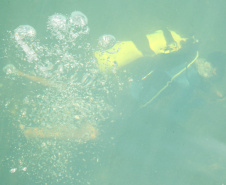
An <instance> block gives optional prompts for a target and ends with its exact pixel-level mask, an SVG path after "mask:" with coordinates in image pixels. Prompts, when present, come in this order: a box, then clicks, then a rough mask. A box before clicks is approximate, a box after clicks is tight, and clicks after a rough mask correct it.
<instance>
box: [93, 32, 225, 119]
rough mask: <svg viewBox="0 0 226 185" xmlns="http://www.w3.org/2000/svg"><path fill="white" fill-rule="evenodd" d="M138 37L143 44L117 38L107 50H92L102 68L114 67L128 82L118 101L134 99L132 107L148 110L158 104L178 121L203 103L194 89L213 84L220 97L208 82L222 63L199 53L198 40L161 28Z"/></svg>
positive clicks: (206, 88) (110, 70) (113, 69)
mask: <svg viewBox="0 0 226 185" xmlns="http://www.w3.org/2000/svg"><path fill="white" fill-rule="evenodd" d="M103 40H108V41H109V43H110V45H112V40H113V39H112V38H111V36H104V38H103ZM141 41H142V42H143V44H141V42H139V41H124V42H119V43H117V42H116V43H115V44H114V45H113V46H111V47H110V48H108V49H106V50H103V51H96V52H95V57H96V58H97V60H98V64H99V68H100V70H101V71H104V72H107V73H111V72H114V71H115V70H116V71H117V72H118V73H121V74H122V76H123V77H124V81H127V82H128V84H129V88H128V89H127V90H128V91H127V92H126V93H125V96H124V97H123V101H120V102H125V99H129V100H128V104H130V105H133V104H134V103H135V107H137V106H138V107H139V108H138V109H144V108H146V110H147V111H148V112H150V110H149V108H150V107H158V106H160V107H159V109H160V110H161V111H162V112H165V114H167V115H168V116H169V117H170V118H172V119H175V120H177V121H178V119H185V118H186V116H188V115H189V110H191V109H192V108H195V107H197V106H201V105H203V104H205V100H203V98H202V97H201V98H200V97H197V96H196V94H198V93H197V91H203V92H205V91H211V88H212V89H214V90H213V91H214V92H213V94H215V95H216V96H217V97H219V98H222V97H223V95H222V93H221V92H220V91H219V90H218V88H217V87H215V88H214V87H213V83H212V84H211V83H210V81H211V79H214V78H216V77H215V76H219V75H220V74H219V70H218V69H221V67H220V66H219V65H218V66H217V65H215V63H211V62H209V61H207V60H206V59H204V58H200V57H199V52H198V44H199V41H198V40H196V39H195V38H194V37H192V38H183V37H181V36H180V35H179V34H178V33H176V32H175V31H172V30H168V29H163V30H157V31H156V32H154V33H152V34H147V35H146V36H145V38H143V39H141ZM208 60H209V59H208ZM210 61H211V60H210ZM166 102H167V103H166ZM152 104H154V105H153V106H151V105H152ZM161 105H163V106H164V108H163V106H161ZM122 106H127V107H125V108H124V109H125V110H126V111H127V110H128V107H129V106H128V105H125V103H121V104H120V107H122ZM136 111H137V108H135V112H136ZM151 111H152V110H151ZM166 112H167V113H166ZM149 114H150V113H149Z"/></svg>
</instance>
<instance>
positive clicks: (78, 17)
mask: <svg viewBox="0 0 226 185" xmlns="http://www.w3.org/2000/svg"><path fill="white" fill-rule="evenodd" d="M69 24H70V26H77V27H80V28H82V27H84V26H86V25H87V24H88V19H87V17H86V16H85V15H84V14H83V13H82V12H79V11H74V12H72V13H71V17H70V18H69Z"/></svg>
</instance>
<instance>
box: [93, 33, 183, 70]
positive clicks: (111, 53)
mask: <svg viewBox="0 0 226 185" xmlns="http://www.w3.org/2000/svg"><path fill="white" fill-rule="evenodd" d="M166 32H168V33H167V34H168V35H170V36H169V37H171V38H170V40H171V41H170V42H169V41H168V40H169V38H167V37H166V35H167V34H166ZM146 38H147V40H148V42H149V47H150V53H151V52H152V54H150V56H154V55H158V54H161V53H171V52H174V51H178V50H179V49H181V42H183V41H184V42H185V41H186V40H187V39H186V38H182V37H181V36H180V35H178V34H177V33H176V32H174V31H168V30H166V31H163V30H157V31H156V32H155V33H153V34H148V35H146ZM95 57H96V59H97V61H98V64H99V69H100V70H101V71H109V70H112V69H114V68H116V69H119V68H121V67H123V66H125V65H127V64H129V63H131V62H133V61H135V60H137V59H139V58H141V57H144V54H143V53H142V51H140V50H139V49H138V48H137V47H136V45H135V43H134V42H132V41H123V42H119V43H116V44H115V45H114V46H113V47H112V48H110V49H108V50H105V51H96V52H95Z"/></svg>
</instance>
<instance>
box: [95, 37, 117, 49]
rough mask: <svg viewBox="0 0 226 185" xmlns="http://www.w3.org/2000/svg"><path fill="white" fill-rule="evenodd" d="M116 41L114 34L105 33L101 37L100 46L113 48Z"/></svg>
mask: <svg viewBox="0 0 226 185" xmlns="http://www.w3.org/2000/svg"><path fill="white" fill-rule="evenodd" d="M115 43H116V38H115V37H114V36H113V35H103V36H101V37H100V38H99V41H98V46H99V47H100V48H101V49H103V50H107V49H110V48H112V47H113V46H114V45H115Z"/></svg>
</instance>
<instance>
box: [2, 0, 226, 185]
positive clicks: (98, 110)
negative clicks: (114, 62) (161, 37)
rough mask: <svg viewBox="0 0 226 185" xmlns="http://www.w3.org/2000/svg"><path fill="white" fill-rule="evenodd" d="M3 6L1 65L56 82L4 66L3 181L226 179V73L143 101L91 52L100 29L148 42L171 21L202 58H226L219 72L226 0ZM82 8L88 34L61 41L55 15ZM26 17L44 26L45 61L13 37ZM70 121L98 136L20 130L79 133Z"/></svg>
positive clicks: (34, 1)
mask: <svg viewBox="0 0 226 185" xmlns="http://www.w3.org/2000/svg"><path fill="white" fill-rule="evenodd" d="M0 9H1V11H0V15H1V16H0V26H1V30H0V39H1V41H0V42H1V46H0V49H1V50H0V61H1V63H0V68H1V69H3V68H4V67H5V66H6V65H7V64H13V65H14V66H15V67H16V68H17V69H19V70H20V71H22V72H24V73H26V74H29V75H36V76H38V77H42V78H47V79H51V80H52V81H53V82H54V86H57V87H48V86H47V87H46V86H43V85H40V84H37V83H35V82H34V81H33V82H32V81H31V80H29V79H27V78H26V77H23V76H19V75H10V74H8V75H7V74H6V73H5V72H4V71H3V70H1V71H0V89H1V91H0V106H1V107H0V108H1V112H0V117H1V119H0V134H1V135H0V150H1V152H0V158H1V163H0V179H1V182H0V184H4V185H8V184H9V185H26V184H28V185H31V184H32V185H33V184H87V185H88V184H91V185H127V184H128V185H138V184H143V185H152V184H153V185H162V184H166V185H171V184H172V185H175V184H176V185H177V184H178V185H179V184H180V185H181V184H182V185H190V184H194V185H212V184H219V185H223V184H226V174H225V173H226V169H225V167H226V157H225V154H226V146H225V142H226V137H225V130H226V125H225V120H226V117H225V111H226V104H225V93H226V87H225V81H226V76H225V75H221V76H220V77H216V78H214V79H213V80H212V79H210V80H209V79H207V80H203V81H202V80H201V82H202V83H197V84H198V85H195V86H192V88H190V89H189V91H187V89H186V88H184V86H183V85H182V86H179V87H181V88H182V90H181V88H175V89H174V88H171V89H170V88H169V89H168V90H167V91H165V92H164V93H163V94H161V96H159V97H158V98H157V99H156V100H155V102H153V103H151V104H150V105H148V106H147V107H145V108H140V103H141V102H136V101H134V99H131V98H128V97H129V96H130V95H131V92H130V89H129V88H128V84H127V82H128V81H126V80H125V78H120V77H121V76H120V74H118V73H117V72H116V73H114V74H113V75H106V74H104V75H103V74H99V73H98V68H97V66H96V65H95V60H94V59H93V57H92V54H93V52H94V51H95V50H96V49H97V47H96V45H97V42H98V38H99V37H100V36H101V35H104V34H111V35H113V36H114V37H115V38H116V40H118V41H127V40H135V41H138V42H139V41H140V40H141V41H142V38H143V36H144V35H146V34H148V33H153V32H154V31H156V30H158V29H163V28H168V29H172V30H175V31H176V32H177V33H179V34H180V35H181V36H183V37H192V36H194V37H195V38H196V39H198V41H199V46H198V50H199V55H200V57H201V58H206V59H207V60H210V61H211V62H213V63H214V62H215V61H219V62H222V65H221V63H220V64H219V66H218V68H217V70H216V74H217V75H218V76H219V73H218V71H222V73H224V71H225V68H224V67H225V65H224V64H223V62H225V55H226V53H225V50H226V48H225V42H226V37H225V28H226V26H225V21H224V20H225V16H226V15H225V9H226V2H225V1H224V0H216V1H213V0H209V1H208V0H200V1H179V0H173V1H152V0H149V1H135V0H124V1H118V0H116V1H102V0H98V1H86V0H84V1H76V0H64V1H60V0H49V1H44V0H41V1H38V0H22V1H10V0H8V1H6V0H2V1H1V2H0ZM74 11H80V12H82V13H83V14H84V15H85V16H86V17H87V19H88V24H87V25H85V26H84V28H83V30H82V31H83V33H82V35H83V36H82V37H81V38H80V39H79V40H76V39H75V41H74V42H69V41H65V42H64V41H62V42H61V41H59V39H55V40H54V38H52V36H51V33H52V32H54V29H51V28H50V29H49V30H47V25H49V23H48V22H47V21H48V20H49V16H51V15H53V14H55V13H60V14H62V15H64V16H65V17H66V18H67V20H68V19H69V17H70V16H71V13H72V12H74ZM20 25H30V26H32V27H33V28H34V29H35V31H36V33H37V35H36V38H35V39H34V40H33V41H32V42H31V43H32V44H33V45H32V48H33V49H34V51H35V53H36V56H37V57H38V58H39V59H40V60H37V61H36V60H35V59H34V58H33V59H31V58H29V57H28V56H27V55H26V54H25V52H24V51H23V48H22V47H21V46H20V44H18V43H17V44H16V41H15V38H12V35H13V34H14V30H15V29H16V28H18V26H20ZM86 26H87V27H89V32H87V33H86V28H87V27H86ZM51 31H52V32H51ZM37 43H38V44H37ZM73 43H74V44H75V45H73ZM54 44H55V45H54ZM15 46H16V47H15ZM78 46H79V47H78ZM57 47H59V48H57ZM57 49H59V50H57ZM56 51H59V52H61V51H64V52H62V53H57V52H56ZM66 54H67V55H66ZM33 56H35V55H33ZM60 56H64V58H61V57H60ZM29 60H30V62H29ZM32 60H34V61H32ZM48 61H51V62H52V61H54V62H55V61H59V62H60V63H63V64H64V65H65V66H71V67H68V68H66V67H65V68H64V71H63V72H62V73H61V71H60V67H61V66H60V64H59V63H57V62H56V63H54V65H55V67H53V68H52V71H55V72H52V71H51V70H41V69H44V68H40V67H43V66H44V67H46V66H47V67H51V65H49V66H48V64H49V63H48ZM42 62H45V63H44V64H45V65H42V64H43V63H42ZM73 65H74V66H73ZM57 67H59V68H57ZM10 69H11V68H10ZM45 69H46V68H45ZM57 69H59V70H58V72H59V73H57ZM140 72H142V69H139V68H138V69H137V74H138V73H140ZM74 74H76V75H77V76H76V75H74ZM73 75H74V76H73ZM72 77H73V78H72ZM127 80H128V79H127ZM197 81H198V80H197ZM193 82H196V79H193ZM157 83H158V80H157ZM55 84H57V85H55ZM183 84H185V83H184V82H183ZM195 84H196V83H195ZM172 87H174V86H172ZM137 88H138V91H139V90H141V89H142V88H140V86H137ZM139 88H140V89H139ZM183 88H184V89H183ZM134 93H136V92H134ZM56 110H57V111H56ZM68 123H69V125H70V124H72V125H73V124H75V126H78V127H79V128H80V127H81V128H84V127H83V126H82V125H84V123H85V124H89V125H92V126H94V127H95V128H96V129H97V130H98V132H99V134H97V135H96V139H90V140H88V141H87V142H86V141H84V140H85V139H82V141H81V142H78V141H75V140H77V138H75V139H74V138H72V139H70V140H69V141H68V140H64V139H62V140H57V139H56V140H55V139H49V138H44V139H40V138H39V139H37V138H36V139H27V138H26V137H25V136H24V134H23V131H22V130H21V129H20V128H19V125H24V126H25V127H39V126H40V125H41V126H43V127H44V128H54V125H57V127H58V128H59V127H60V128H69V131H68V130H67V132H66V133H67V135H69V136H70V128H71V126H69V125H68ZM72 128H73V127H72ZM57 131H58V130H57ZM81 132H82V129H81ZM90 137H91V136H90Z"/></svg>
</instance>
